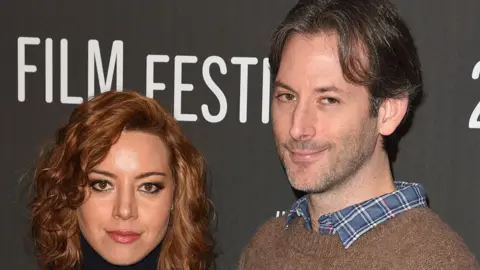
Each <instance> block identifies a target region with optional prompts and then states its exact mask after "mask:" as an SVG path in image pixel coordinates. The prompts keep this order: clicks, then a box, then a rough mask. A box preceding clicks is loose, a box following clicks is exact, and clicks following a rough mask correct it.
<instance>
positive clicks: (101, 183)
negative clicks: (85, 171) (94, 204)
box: [90, 180, 113, 192]
mask: <svg viewBox="0 0 480 270" xmlns="http://www.w3.org/2000/svg"><path fill="white" fill-rule="evenodd" d="M90 187H91V188H92V189H93V190H94V191H98V192H105V191H110V190H112V189H113V187H112V185H111V184H110V183H109V182H108V181H106V180H95V181H91V183H90Z"/></svg>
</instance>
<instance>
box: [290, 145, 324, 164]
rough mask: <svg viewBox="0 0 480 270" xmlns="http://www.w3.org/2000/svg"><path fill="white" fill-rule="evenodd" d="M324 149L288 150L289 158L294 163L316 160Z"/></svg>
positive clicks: (307, 162) (306, 162)
mask: <svg viewBox="0 0 480 270" xmlns="http://www.w3.org/2000/svg"><path fill="white" fill-rule="evenodd" d="M325 150H326V149H323V150H288V152H289V154H290V159H291V160H292V162H293V163H295V164H309V163H313V162H315V161H317V160H318V159H319V158H321V156H323V154H324V153H325Z"/></svg>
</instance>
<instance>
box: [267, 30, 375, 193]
mask: <svg viewBox="0 0 480 270" xmlns="http://www.w3.org/2000/svg"><path fill="white" fill-rule="evenodd" d="M337 49H338V43H337V36H336V35H335V34H328V33H325V34H322V33H320V34H318V35H310V36H307V35H302V34H293V35H292V36H291V37H290V38H289V40H288V41H287V43H286V44H285V47H284V49H283V52H282V60H281V63H280V67H279V71H278V74H277V77H276V83H275V86H274V96H273V101H272V120H273V121H272V122H273V131H274V134H275V139H276V144H277V150H278V153H279V155H280V158H281V160H282V162H283V164H284V166H285V169H286V172H287V175H288V178H289V181H290V183H291V185H292V186H293V187H294V188H295V189H297V190H301V191H305V192H308V193H318V192H324V191H326V190H329V189H331V188H332V187H334V186H336V185H338V184H340V183H342V182H344V181H346V180H347V179H350V178H351V177H352V176H354V175H355V174H356V172H357V171H358V170H359V169H360V168H362V166H363V165H364V164H365V163H366V162H368V160H369V159H370V158H371V157H372V155H373V153H374V151H375V149H376V147H377V145H381V143H380V142H381V140H380V136H379V132H378V130H377V119H376V118H375V117H372V116H371V114H370V102H369V92H368V89H367V87H365V86H361V85H355V84H351V83H349V82H347V81H346V80H345V78H344V76H343V73H342V69H341V66H340V62H339V58H338V53H337ZM379 148H381V146H380V147H379Z"/></svg>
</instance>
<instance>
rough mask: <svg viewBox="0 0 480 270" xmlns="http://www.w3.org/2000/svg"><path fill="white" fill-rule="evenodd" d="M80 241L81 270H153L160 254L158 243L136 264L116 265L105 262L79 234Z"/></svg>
mask: <svg viewBox="0 0 480 270" xmlns="http://www.w3.org/2000/svg"><path fill="white" fill-rule="evenodd" d="M80 239H81V240H80V243H81V249H82V255H83V269H82V270H94V269H102V270H117V269H118V270H136V269H142V270H155V269H157V262H158V258H159V254H160V245H158V246H157V247H156V248H155V249H154V250H152V252H150V253H149V254H148V255H147V256H146V257H145V258H143V259H142V260H141V261H139V262H138V263H136V264H133V265H129V266H117V265H113V264H111V263H109V262H107V261H106V260H105V259H103V258H102V256H100V254H98V253H97V252H96V251H95V250H94V249H93V248H92V246H91V245H90V244H89V243H88V242H87V240H86V239H85V238H84V237H83V236H82V235H81V234H80Z"/></svg>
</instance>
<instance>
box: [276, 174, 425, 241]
mask: <svg viewBox="0 0 480 270" xmlns="http://www.w3.org/2000/svg"><path fill="white" fill-rule="evenodd" d="M395 185H396V187H397V190H396V191H394V192H392V193H389V194H385V195H383V196H380V197H377V198H373V199H370V200H368V201H365V202H362V203H359V204H355V205H351V206H348V207H346V208H344V209H342V210H340V211H337V212H334V213H330V214H326V215H323V216H321V217H320V218H319V219H318V222H319V224H320V230H319V231H320V233H322V234H331V235H335V234H338V236H339V237H340V240H341V241H342V244H343V246H344V247H345V248H348V247H349V246H350V245H352V243H353V242H355V240H357V239H358V238H359V237H360V236H362V235H363V234H364V233H366V232H367V231H369V230H370V229H372V228H374V227H375V226H376V225H378V224H380V223H382V222H385V221H386V220H388V219H390V218H393V217H394V216H396V215H398V214H400V213H402V212H404V211H406V210H408V209H411V208H416V207H427V202H426V200H427V198H426V193H425V191H424V189H423V187H422V185H420V184H416V183H406V182H395ZM296 217H303V222H304V225H305V227H306V228H307V230H311V229H312V227H311V222H310V221H311V218H310V214H309V212H308V203H307V195H305V196H303V197H301V198H300V199H298V200H297V201H296V202H295V204H294V205H293V206H292V208H291V210H290V212H289V214H288V215H287V219H286V220H287V223H286V226H285V228H286V229H287V228H288V226H289V224H290V223H291V222H292V221H293V220H294V219H295V218H296Z"/></svg>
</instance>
